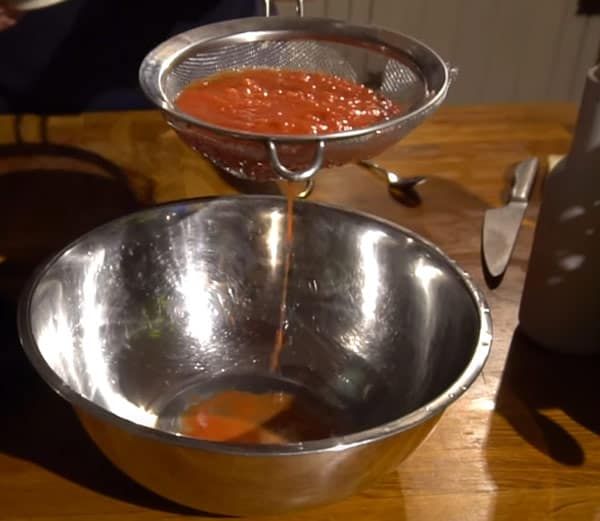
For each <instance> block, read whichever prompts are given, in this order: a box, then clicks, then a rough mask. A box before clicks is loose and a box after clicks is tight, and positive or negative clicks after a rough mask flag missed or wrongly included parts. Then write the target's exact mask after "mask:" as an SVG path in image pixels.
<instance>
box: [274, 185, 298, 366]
mask: <svg viewBox="0 0 600 521" xmlns="http://www.w3.org/2000/svg"><path fill="white" fill-rule="evenodd" d="M285 192H286V197H287V212H286V216H285V228H286V229H285V243H284V246H283V248H284V252H285V261H284V267H283V287H282V290H281V304H280V305H279V323H278V327H277V331H276V332H275V343H274V345H273V351H272V353H271V359H270V363H269V369H270V370H271V372H277V371H278V369H279V362H280V359H281V351H282V350H283V345H284V342H285V326H286V321H287V295H288V285H289V279H290V268H291V263H292V247H293V241H294V199H295V197H296V194H295V192H294V185H293V183H292V182H291V181H287V182H286V183H285Z"/></svg>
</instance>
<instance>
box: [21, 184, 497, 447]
mask: <svg viewBox="0 0 600 521" xmlns="http://www.w3.org/2000/svg"><path fill="white" fill-rule="evenodd" d="M240 199H243V200H249V199H253V200H256V201H261V200H262V201H281V202H283V201H285V197H282V196H276V195H246V194H243V195H227V196H206V197H197V198H189V199H181V200H177V201H170V202H167V203H162V204H157V205H154V206H152V207H150V208H144V209H141V210H138V211H136V212H131V213H128V214H126V215H124V216H121V217H118V218H116V219H113V220H111V221H108V222H107V223H104V224H102V225H100V226H97V227H95V228H93V229H91V230H90V231H88V232H86V233H85V234H83V235H81V236H79V237H78V238H76V239H75V240H74V241H72V242H70V243H69V244H67V245H66V246H65V247H63V248H62V249H61V250H60V251H58V252H57V253H56V254H54V255H53V256H51V257H50V258H49V259H47V260H46V261H44V262H42V264H41V265H40V266H38V268H37V269H36V270H35V271H34V273H33V275H32V276H31V277H30V280H29V281H28V283H27V284H26V286H25V288H24V290H23V291H22V293H21V296H20V299H19V303H18V310H17V326H18V332H19V339H20V343H21V347H22V349H23V350H24V352H25V354H26V356H27V358H28V359H29V362H30V363H31V364H32V365H33V367H34V368H35V370H36V371H37V372H38V374H39V375H40V376H41V377H42V379H43V380H44V381H45V383H46V384H47V385H48V386H49V387H50V388H51V389H52V390H53V391H55V392H56V393H57V394H58V395H59V396H61V397H62V398H63V399H65V400H66V401H67V402H69V403H70V404H71V406H73V407H74V408H75V410H76V411H77V412H78V413H79V410H81V411H83V412H85V413H87V414H89V415H91V416H93V417H95V418H97V419H100V420H104V421H107V422H108V423H110V424H112V425H113V426H116V427H120V428H122V429H125V430H126V431H128V432H129V433H131V434H136V435H140V436H143V437H145V438H150V439H152V440H155V441H159V442H163V443H168V444H171V445H175V446H179V447H185V448H190V449H200V450H205V451H209V452H219V453H225V454H236V455H246V456H282V455H303V454H310V453H320V452H332V451H333V452H335V451H344V450H348V449H351V448H353V447H357V446H361V445H366V444H370V443H373V442H376V441H378V440H381V439H384V438H387V437H391V436H393V435H396V434H398V433H400V432H403V431H407V430H409V429H412V428H413V427H416V426H417V425H419V424H422V423H424V422H426V421H427V420H430V419H433V418H434V417H436V416H437V415H438V414H441V413H442V412H443V411H444V410H445V409H446V408H447V407H448V406H449V405H450V404H452V403H453V402H455V401H456V400H458V398H460V397H461V396H462V395H463V394H464V393H465V392H466V391H467V390H468V388H469V387H470V386H471V384H472V383H473V382H474V381H475V380H476V379H477V377H478V376H479V374H480V373H481V371H482V369H483V367H484V365H485V363H486V361H487V359H488V356H489V354H490V351H491V346H492V340H493V331H492V317H491V312H490V308H489V306H488V304H487V301H486V298H485V296H484V294H483V292H482V291H481V290H480V289H479V288H478V287H477V286H476V285H475V284H474V282H473V281H472V279H471V277H470V275H469V274H468V273H466V272H465V271H464V270H463V269H462V268H461V267H460V266H459V265H458V263H457V262H456V261H454V260H453V259H452V258H450V257H449V256H448V255H447V254H446V253H445V252H444V251H442V250H441V249H440V248H439V247H438V246H436V245H435V244H433V243H432V242H431V241H429V240H428V239H425V238H424V237H422V236H420V235H419V234H417V233H415V232H413V231H411V230H410V229H408V228H405V227H404V226H401V225H399V224H396V223H394V222H392V221H389V220H387V219H383V218H381V217H377V216H375V215H372V214H370V213H367V212H364V211H359V210H354V209H348V208H344V207H342V206H340V205H335V204H330V203H321V202H315V201H305V200H299V201H296V202H295V204H299V205H304V206H318V207H322V208H325V209H326V210H332V211H335V212H340V213H343V214H350V215H353V216H358V217H360V218H362V219H367V220H370V221H374V222H378V223H379V224H382V225H384V226H386V227H390V228H392V229H394V230H396V231H399V232H401V233H403V234H405V235H406V236H408V237H410V238H412V239H413V240H415V241H418V242H420V243H421V244H423V245H425V246H427V247H428V248H430V249H431V250H432V251H433V252H434V253H435V254H437V255H439V256H440V258H441V260H442V261H444V262H446V263H447V264H448V267H449V268H450V269H451V270H452V271H453V272H454V274H455V275H457V276H458V279H459V281H460V282H462V283H463V284H464V286H465V289H466V290H467V292H468V293H469V295H470V297H471V299H472V301H473V304H474V307H475V308H476V310H477V313H478V318H479V332H478V337H477V342H476V345H475V346H474V350H473V354H472V356H471V359H470V360H469V362H468V363H467V365H466V367H465V368H464V369H463V371H462V373H461V374H460V375H459V376H458V378H456V379H455V380H454V382H453V383H452V384H451V385H450V386H449V387H448V388H447V389H445V390H444V391H443V392H442V393H440V394H439V395H438V396H436V397H435V398H434V399H432V400H430V401H429V402H427V403H425V404H423V405H422V406H421V407H419V408H417V409H415V410H413V411H412V412H410V413H408V414H405V415H403V416H400V417H399V418H396V419H394V420H392V421H390V422H387V423H384V424H381V425H377V426H376V427H372V428H369V429H366V430H361V431H358V432H354V433H352V434H348V435H345V436H336V437H331V438H326V439H323V440H314V441H306V442H298V443H289V444H282V445H275V444H263V445H258V444H257V445H248V444H231V443H224V442H213V441H207V440H202V439H198V438H192V437H187V436H182V435H178V434H175V433H171V432H168V431H163V430H159V429H157V428H154V427H149V426H145V425H142V424H139V423H136V422H133V421H132V420H129V419H126V418H123V417H121V416H118V415H116V414H115V413H113V412H111V411H109V410H108V409H105V408H104V407H101V406H100V405H98V404H96V403H94V402H93V401H91V400H89V399H88V398H85V397H84V396H82V395H81V394H80V393H78V392H77V391H75V390H74V389H72V388H71V387H69V386H68V385H67V384H66V383H65V382H64V381H63V380H62V379H61V378H60V377H59V376H58V375H57V374H56V373H55V372H54V370H53V369H52V368H51V367H50V365H49V364H48V363H47V362H46V360H45V359H44V357H43V356H42V354H41V352H40V350H39V348H38V345H37V343H36V341H35V338H34V335H33V331H32V327H31V323H30V321H29V317H30V316H31V308H32V298H33V295H34V292H35V290H36V288H37V286H38V283H39V282H40V281H41V280H42V278H43V276H44V275H45V273H46V272H47V271H48V270H49V269H50V268H51V267H52V266H53V265H54V264H55V263H56V262H58V261H59V259H60V258H61V257H62V256H63V255H64V254H65V253H66V252H67V251H68V250H70V249H72V248H73V247H75V246H76V245H77V244H78V243H80V242H82V241H84V240H85V239H86V238H88V237H89V236H91V235H93V234H95V233H97V232H99V231H100V230H102V229H104V228H108V227H111V226H115V224H118V223H119V222H120V221H125V220H130V219H132V218H137V217H140V216H143V215H147V214H149V213H152V212H156V211H159V210H164V209H165V208H170V207H176V206H177V207H179V208H181V205H193V206H196V207H197V208H198V209H200V208H202V207H203V206H205V205H207V204H210V203H212V202H216V201H235V200H240Z"/></svg>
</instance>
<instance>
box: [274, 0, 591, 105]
mask: <svg viewBox="0 0 600 521" xmlns="http://www.w3.org/2000/svg"><path fill="white" fill-rule="evenodd" d="M277 1H278V5H279V9H280V11H281V12H282V13H285V14H293V13H294V5H295V2H294V1H293V0H277ZM305 5H306V11H307V14H309V15H310V16H328V17H331V18H337V19H341V20H349V21H352V22H353V23H359V24H369V23H373V24H375V25H379V26H383V27H387V28H390V29H392V30H396V31H400V32H403V33H406V34H408V35H410V36H414V37H416V38H418V39H420V40H422V41H424V42H425V43H427V44H428V45H430V46H432V47H433V48H434V49H435V50H436V51H438V52H439V53H440V55H441V56H442V57H443V58H444V59H445V60H446V61H448V62H449V63H450V64H452V65H455V66H457V67H458V68H459V76H458V79H457V82H456V83H455V84H454V85H453V87H452V89H451V91H450V96H449V98H448V102H449V103H483V102H510V101H524V102H527V101H544V100H552V101H560V100H571V101H579V98H580V96H581V90H582V87H583V83H584V81H585V71H586V70H587V69H588V68H589V67H590V66H591V65H592V64H593V63H595V62H596V61H597V59H598V50H599V46H600V45H599V44H600V17H582V16H576V10H577V0H305Z"/></svg>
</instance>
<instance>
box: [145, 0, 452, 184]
mask: <svg viewBox="0 0 600 521" xmlns="http://www.w3.org/2000/svg"><path fill="white" fill-rule="evenodd" d="M300 3H301V2H300ZM264 67H270V68H278V69H293V70H302V71H310V72H323V73H327V74H332V75H336V76H340V77H342V78H345V79H348V80H351V81H354V82H358V83H363V84H365V85H367V86H369V87H370V88H372V89H373V90H375V91H377V92H380V93H382V94H383V95H385V96H386V97H388V98H390V99H391V100H392V101H394V102H396V103H398V104H400V105H401V106H403V107H405V109H406V112H405V114H404V115H403V116H400V117H396V118H393V119H390V120H388V121H384V122H382V123H379V124H377V125H373V126H370V127H367V128H362V129H356V130H352V131H346V132H339V133H335V134H325V135H318V136H315V135H307V136H289V135H265V134H257V133H250V132H241V131H239V132H238V131H235V130H231V129H227V128H222V127H217V126H215V125H212V124H210V123H207V122H204V121H200V120H198V119H196V118H194V117H192V116H189V115H188V114H185V113H183V112H181V111H180V110H178V109H177V107H176V106H175V104H174V101H175V99H176V97H177V95H178V94H179V93H180V92H181V91H182V90H183V89H184V88H185V87H186V86H187V85H188V84H189V83H190V82H192V81H196V80H198V79H201V78H204V77H207V76H210V75H213V74H216V73H218V72H221V71H226V70H239V69H244V68H264ZM449 80H450V78H449V70H448V67H447V66H446V64H445V63H444V62H443V60H442V59H441V58H440V57H439V56H438V55H437V54H436V53H435V52H434V51H433V50H431V49H430V48H429V47H427V46H426V45H424V44H422V43H420V42H418V41H416V40H414V39H412V38H410V37H407V36H404V35H401V34H398V33H394V32H391V31H387V30H384V29H381V28H377V27H364V26H357V25H351V24H347V23H344V22H340V21H336V20H332V19H323V18H289V17H256V18H246V19H240V20H233V21H228V22H222V23H217V24H212V25H208V26H204V27H199V28H197V29H192V30H190V31H187V32H184V33H182V34H179V35H177V36H174V37H173V38H171V39H169V40H167V41H166V42H164V43H162V44H161V45H159V46H158V47H156V48H155V49H154V50H152V51H151V52H150V53H149V54H148V55H147V56H146V58H145V59H144V61H143V63H142V65H141V68H140V83H141V86H142V89H143V90H144V92H145V93H146V95H147V96H148V97H149V98H150V99H151V100H152V101H153V102H154V103H155V104H156V105H157V106H158V107H160V108H161V109H162V110H163V111H164V114H165V116H166V119H167V121H168V123H169V124H170V125H171V126H172V127H173V128H174V129H175V130H176V132H177V133H178V134H179V136H180V137H181V138H182V139H183V140H184V141H185V142H186V143H187V144H188V145H190V146H191V147H192V148H193V149H195V150H197V151H198V152H200V153H201V154H202V155H204V156H205V157H206V158H207V159H209V160H210V161H212V162H213V163H215V164H216V165H217V166H219V167H221V168H223V169H225V170H226V171H228V172H230V173H232V174H234V175H236V176H238V177H242V178H245V179H255V180H266V179H271V178H276V177H284V178H286V179H290V180H305V179H308V178H309V177H311V176H312V175H313V174H314V173H315V172H317V171H318V170H319V169H320V168H323V167H330V166H334V165H341V164H344V163H347V162H350V161H356V160H358V159H367V158H369V157H372V156H375V155H377V154H379V153H381V152H382V151H383V150H385V149H386V148H387V147H389V146H390V145H392V144H393V143H395V142H396V141H398V140H399V139H400V138H401V137H403V136H404V135H405V134H406V133H408V132H409V131H410V130H412V129H413V128H414V127H415V126H417V125H418V124H419V123H420V122H421V121H422V120H423V119H424V118H425V117H426V116H427V115H428V114H430V112H431V111H433V110H434V109H435V108H437V107H438V106H439V105H440V103H441V102H442V101H443V100H444V98H445V97H446V94H447V91H448V86H449V83H450V81H449Z"/></svg>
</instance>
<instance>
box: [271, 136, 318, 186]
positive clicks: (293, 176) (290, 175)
mask: <svg viewBox="0 0 600 521" xmlns="http://www.w3.org/2000/svg"><path fill="white" fill-rule="evenodd" d="M267 145H268V147H269V155H270V156H271V166H272V167H273V170H275V172H277V174H278V175H279V176H281V177H283V178H284V179H287V180H288V181H306V180H307V179H310V178H311V177H312V176H313V175H315V174H316V173H317V172H318V171H319V170H320V169H321V167H322V166H323V159H324V158H325V141H323V140H322V139H320V140H319V141H317V152H316V154H315V159H314V160H313V163H312V165H311V167H310V168H309V169H307V170H303V171H302V172H294V171H293V170H290V169H289V168H287V167H285V166H284V165H283V164H282V163H281V161H280V159H279V154H278V153H277V144H276V143H275V142H274V141H272V140H270V139H269V141H267Z"/></svg>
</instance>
